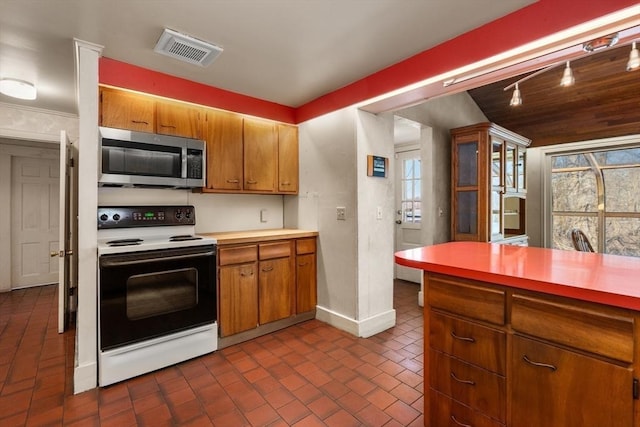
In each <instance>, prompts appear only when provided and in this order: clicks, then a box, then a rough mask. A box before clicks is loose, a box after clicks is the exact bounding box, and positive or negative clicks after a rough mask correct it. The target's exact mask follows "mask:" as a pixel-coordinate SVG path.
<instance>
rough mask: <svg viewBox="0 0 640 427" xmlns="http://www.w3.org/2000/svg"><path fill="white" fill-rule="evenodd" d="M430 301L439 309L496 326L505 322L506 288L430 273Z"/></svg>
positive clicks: (431, 304) (432, 305)
mask: <svg viewBox="0 0 640 427" xmlns="http://www.w3.org/2000/svg"><path fill="white" fill-rule="evenodd" d="M428 280H429V284H428V286H429V291H428V296H427V298H428V301H429V305H430V306H431V307H435V308H439V309H441V310H445V311H448V312H451V313H455V314H459V315H461V316H465V317H471V318H474V319H478V320H483V321H485V322H489V323H494V324H496V325H504V324H505V301H506V294H505V291H503V290H501V289H494V288H489V287H486V286H482V285H474V284H469V283H464V282H459V281H456V280H450V279H448V278H445V277H442V276H434V275H429V279H428Z"/></svg>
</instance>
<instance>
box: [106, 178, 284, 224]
mask: <svg viewBox="0 0 640 427" xmlns="http://www.w3.org/2000/svg"><path fill="white" fill-rule="evenodd" d="M98 204H99V205H101V206H117V205H174V204H175V205H180V204H184V205H193V206H194V207H195V209H196V233H206V232H214V231H216V232H219V231H238V230H259V229H269V228H282V227H283V196H279V195H273V196H271V195H263V194H256V195H252V194H210V193H208V194H201V193H192V192H191V191H189V190H166V189H150V188H108V187H101V188H99V189H98ZM261 211H264V212H262V214H261Z"/></svg>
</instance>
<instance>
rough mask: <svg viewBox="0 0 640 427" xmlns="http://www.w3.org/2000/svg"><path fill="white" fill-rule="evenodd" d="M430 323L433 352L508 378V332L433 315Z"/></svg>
mask: <svg viewBox="0 0 640 427" xmlns="http://www.w3.org/2000/svg"><path fill="white" fill-rule="evenodd" d="M429 320H430V327H429V342H430V343H431V347H432V348H434V349H436V350H439V351H441V352H443V353H447V354H449V355H451V356H454V357H457V358H458V359H462V360H463V361H465V362H468V363H471V364H472V365H476V366H479V367H481V368H484V369H487V370H489V371H491V372H495V373H497V374H500V375H503V376H504V375H505V365H506V363H505V360H506V354H507V350H506V333H505V332H503V331H499V330H496V329H492V328H488V327H486V326H482V325H478V324H476V323H473V322H468V321H466V320H462V319H457V318H453V317H449V316H445V315H443V314H440V313H435V312H433V311H432V312H431V314H430V316H429Z"/></svg>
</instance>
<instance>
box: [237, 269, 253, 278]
mask: <svg viewBox="0 0 640 427" xmlns="http://www.w3.org/2000/svg"><path fill="white" fill-rule="evenodd" d="M240 275H241V276H242V277H247V276H253V270H250V271H243V272H241V273H240Z"/></svg>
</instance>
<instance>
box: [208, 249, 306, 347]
mask: <svg viewBox="0 0 640 427" xmlns="http://www.w3.org/2000/svg"><path fill="white" fill-rule="evenodd" d="M315 241H316V239H315V237H313V238H303V239H289V240H278V241H268V242H252V243H251V244H242V245H229V246H223V247H219V249H218V281H219V284H218V289H219V316H218V323H219V327H220V337H222V338H224V337H228V336H230V335H234V334H238V333H240V332H245V331H249V330H251V329H256V328H258V327H260V326H262V325H268V324H270V323H273V322H276V321H279V320H283V319H287V318H290V317H292V316H295V315H299V314H304V313H307V314H308V313H309V312H312V310H315V307H316V300H317V297H316V295H317V291H316V284H317V281H316V252H315V248H316V245H315ZM307 317H308V316H307ZM298 321H300V320H298Z"/></svg>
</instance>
